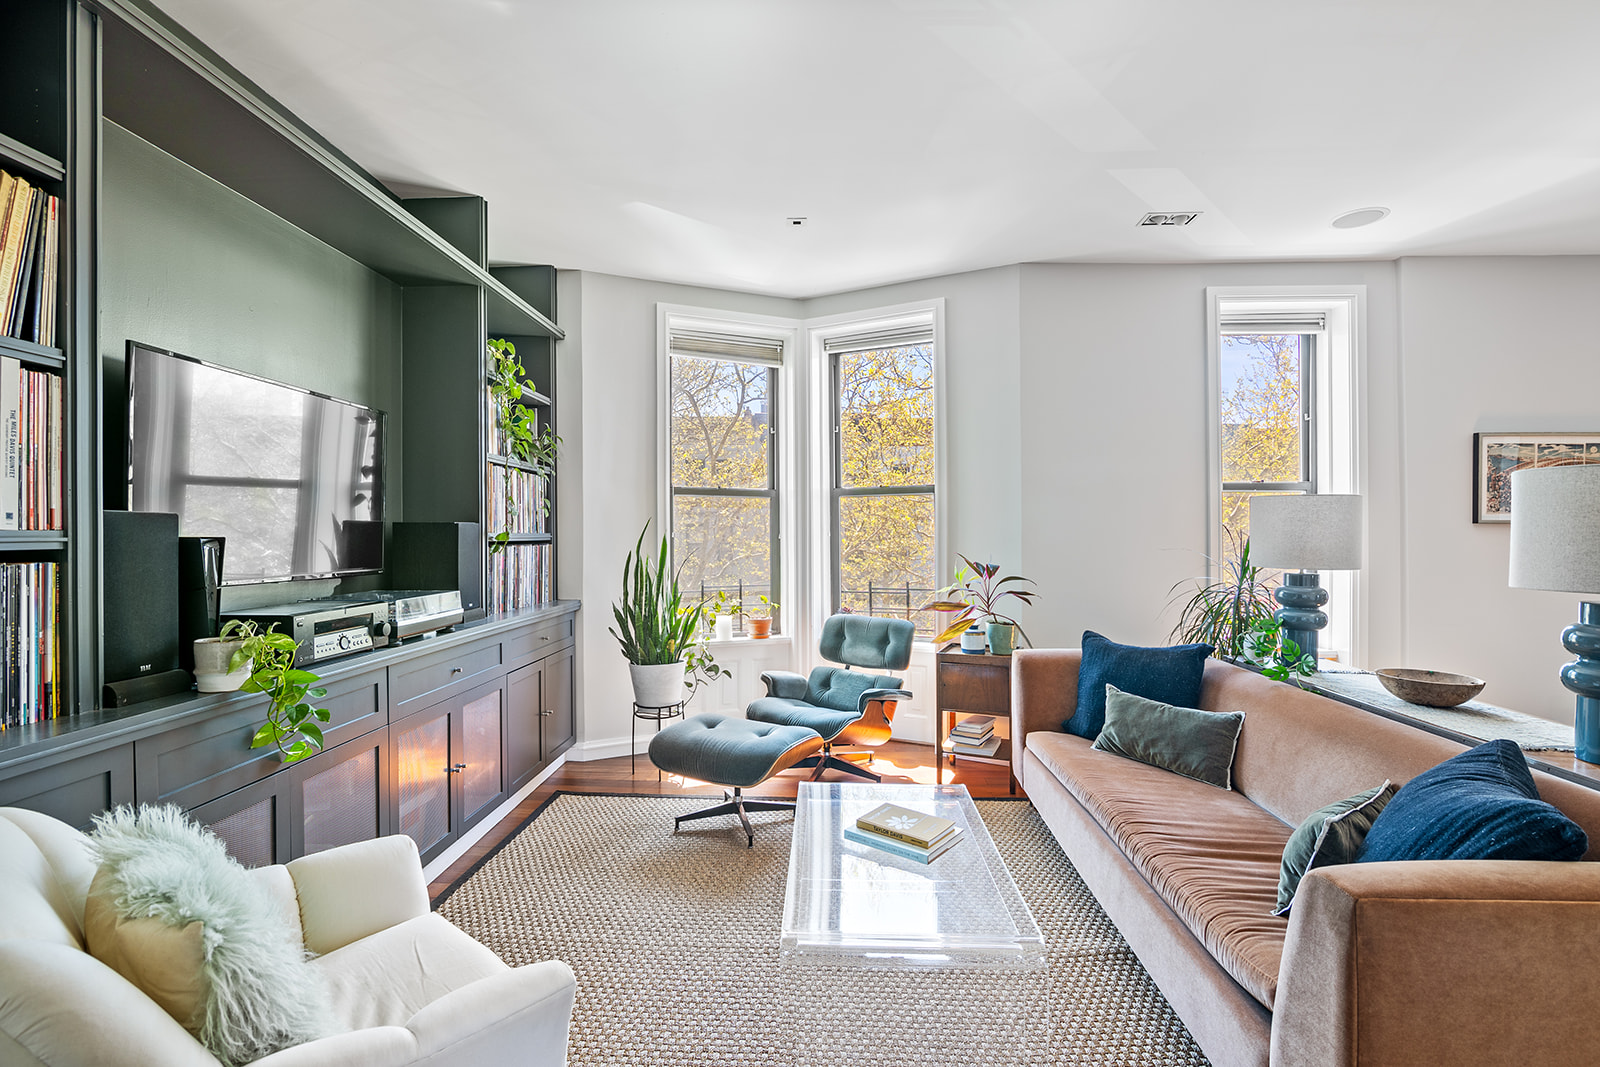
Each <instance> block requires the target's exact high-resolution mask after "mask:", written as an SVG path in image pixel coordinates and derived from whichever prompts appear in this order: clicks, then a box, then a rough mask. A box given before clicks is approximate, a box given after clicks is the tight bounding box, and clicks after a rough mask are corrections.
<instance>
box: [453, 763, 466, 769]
mask: <svg viewBox="0 0 1600 1067" xmlns="http://www.w3.org/2000/svg"><path fill="white" fill-rule="evenodd" d="M466 769H467V765H466V764H465V763H458V764H456V770H458V771H464V770H466Z"/></svg>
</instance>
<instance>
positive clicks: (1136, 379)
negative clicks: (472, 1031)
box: [560, 257, 1600, 758]
mask: <svg viewBox="0 0 1600 1067" xmlns="http://www.w3.org/2000/svg"><path fill="white" fill-rule="evenodd" d="M1286 285H1300V286H1305V285H1323V286H1335V285H1336V286H1364V287H1365V292H1366V300H1365V304H1364V310H1365V323H1364V329H1363V330H1362V331H1361V344H1362V352H1361V357H1360V358H1361V359H1362V364H1361V368H1360V374H1361V382H1360V387H1359V391H1360V393H1361V410H1360V420H1361V428H1360V433H1361V436H1362V440H1363V442H1364V458H1363V464H1362V465H1363V469H1362V473H1361V481H1362V486H1361V488H1362V491H1363V492H1364V493H1365V494H1366V496H1367V498H1368V545H1367V565H1366V567H1365V568H1364V569H1363V571H1362V572H1361V575H1360V581H1361V583H1362V604H1361V614H1360V618H1361V625H1362V626H1363V628H1364V631H1365V635H1366V637H1365V645H1366V652H1365V655H1364V657H1363V661H1362V663H1361V664H1360V665H1362V666H1368V667H1372V666H1411V667H1432V668H1436V669H1442V670H1456V671H1462V672H1465V673H1469V674H1476V675H1478V676H1479V677H1483V678H1487V679H1488V680H1489V682H1490V686H1489V688H1488V689H1487V690H1486V691H1485V693H1484V699H1486V700H1490V701H1493V702H1497V703H1500V704H1503V705H1505V706H1507V707H1514V708H1520V709H1522V710H1525V711H1529V712H1531V713H1535V714H1540V715H1544V716H1547V717H1549V718H1552V719H1558V720H1563V721H1570V720H1571V718H1572V708H1573V705H1572V700H1571V698H1570V696H1569V695H1568V694H1567V693H1566V692H1565V690H1563V689H1562V688H1561V686H1560V683H1559V681H1558V680H1557V677H1556V671H1557V669H1558V667H1559V666H1560V664H1561V663H1562V662H1564V661H1565V659H1566V658H1568V657H1567V656H1566V654H1565V652H1564V650H1563V649H1562V648H1561V646H1560V643H1559V634H1560V631H1561V629H1562V627H1563V626H1565V625H1566V624H1567V622H1569V621H1571V620H1572V619H1574V618H1576V611H1577V597H1576V596H1567V595H1564V594H1557V593H1538V592H1530V591H1524V590H1510V589H1507V588H1506V533H1507V531H1506V528H1505V527H1485V526H1474V525H1473V524H1472V523H1471V522H1470V506H1471V505H1470V501H1471V484H1470V483H1471V458H1470V456H1469V449H1470V444H1471V435H1472V433H1473V432H1474V431H1475V430H1480V431H1495V430H1518V429H1522V430H1573V429H1576V430H1600V409H1597V406H1596V405H1595V403H1594V401H1593V398H1594V397H1595V396H1597V395H1600V360H1597V359H1595V357H1594V352H1593V349H1594V344H1593V341H1592V331H1589V330H1587V329H1586V327H1587V323H1586V321H1583V319H1580V316H1582V317H1583V318H1584V319H1586V318H1587V311H1588V308H1589V307H1590V306H1592V304H1593V302H1594V300H1593V298H1594V296H1595V295H1596V294H1597V292H1600V258H1595V257H1541V258H1522V259H1513V258H1438V259H1407V260H1403V261H1399V262H1398V263H1397V262H1347V263H1272V264H1220V265H1215V264H1213V265H1123V264H1027V265H1022V266H1012V267H1004V268H997V269H994V270H987V271H977V272H972V273H968V274H961V275H955V276H951V277H945V278H932V279H927V280H924V281H919V282H911V283H906V284H903V285H895V286H887V287H882V288H876V289H871V290H864V291H861V292H855V293H847V294H840V295H836V296H829V297H823V298H817V299H812V300H806V301H789V300H778V299H771V298H762V297H755V296H750V295H746V294H736V293H727V292H719V291H715V290H707V289H694V288H688V287H683V286H673V285H665V284H658V283H653V282H643V281H637V280H632V279H625V278H616V277H610V276H606V275H593V274H582V275H578V274H564V275H563V278H562V286H563V288H562V296H561V301H562V303H561V306H562V309H563V314H562V321H563V323H564V324H565V325H567V326H568V329H569V331H570V332H569V339H568V341H567V342H566V343H565V345H564V346H563V354H562V361H563V362H562V374H563V377H562V379H561V385H560V388H561V389H562V394H561V395H562V400H563V404H562V412H563V414H562V418H563V423H562V428H563V433H564V435H566V436H567V440H568V451H567V455H566V459H565V460H564V461H563V462H564V463H565V464H568V465H569V467H568V468H564V469H566V470H570V465H573V464H576V465H577V466H578V467H579V469H580V471H581V473H580V475H579V477H578V478H576V479H574V478H571V477H569V476H565V475H564V480H563V482H562V492H563V497H562V500H563V504H562V506H561V520H562V523H563V528H562V531H561V543H562V546H563V548H562V561H561V567H562V573H561V592H562V594H563V595H564V596H569V597H571V596H579V597H582V599H583V600H584V602H585V605H586V606H585V609H584V612H583V615H582V616H581V620H582V621H581V624H580V636H579V641H580V669H579V673H580V680H579V685H580V689H579V694H580V695H579V701H580V703H579V706H580V708H582V709H583V715H582V718H581V725H580V735H579V740H580V747H579V749H578V750H577V754H576V758H585V757H586V756H587V757H589V758H595V757H599V756H604V755H616V754H621V753H622V752H624V751H626V737H627V728H628V711H629V706H630V703H631V697H630V692H629V687H628V680H627V674H626V670H625V669H624V667H625V665H624V664H623V662H622V659H621V656H620V654H618V653H617V651H616V647H615V642H613V641H612V639H611V638H610V636H609V635H608V634H607V633H606V625H607V622H608V620H609V616H610V604H611V602H612V600H613V599H614V598H615V596H616V594H617V589H616V586H617V583H618V578H617V575H618V571H619V568H620V566H621V561H622V559H623V557H624V555H625V554H626V553H627V551H628V550H629V549H630V548H631V547H632V545H633V539H634V538H635V537H636V536H637V534H638V531H639V527H640V526H641V525H642V523H643V522H644V519H645V518H646V517H649V516H650V515H652V514H653V511H654V507H655V492H656V487H655V484H654V480H655V477H656V473H655V472H656V467H655V454H654V448H655V444H654V442H655V432H656V422H655V420H656V417H657V412H656V410H655V408H656V378H655V368H654V365H653V359H654V354H655V352H656V339H655V322H656V320H655V305H656V303H657V302H667V303H675V304H687V305H693V306H699V307H711V308H720V309H724V310H729V311H746V312H751V313H755V314H766V315H776V316H783V317H789V318H796V319H803V318H811V317H819V316H826V315H836V314H841V313H845V312H850V311H857V310H865V309H871V308H877V307H883V306H889V305H894V304H900V303H907V302H912V301H918V300H927V299H931V298H935V297H942V298H944V300H945V301H946V305H945V329H946V334H945V340H946V353H945V375H946V382H945V384H946V388H947V390H948V392H947V408H946V417H947V429H946V432H947V435H948V436H947V438H946V442H947V447H948V449H949V453H948V459H949V461H950V467H949V470H948V472H947V474H948V489H947V503H948V505H949V512H948V516H949V534H950V536H949V544H948V546H947V550H951V551H959V552H965V553H967V554H969V555H979V556H984V557H986V558H991V559H995V560H998V561H1000V562H1001V563H1003V564H1008V565H1011V566H1015V568H1016V570H1017V571H1019V572H1020V573H1022V574H1026V575H1029V576H1030V577H1033V578H1034V579H1036V580H1037V582H1038V586H1039V590H1040V593H1041V599H1040V603H1039V605H1038V607H1037V608H1035V609H1033V610H1032V611H1031V612H1029V613H1026V614H1024V615H1023V621H1024V624H1025V626H1026V627H1027V629H1028V632H1029V634H1030V636H1031V637H1032V638H1033V642H1034V644H1036V645H1039V646H1046V647H1048V646H1076V645H1077V644H1078V642H1079V637H1080V635H1081V633H1082V631H1083V630H1084V629H1085V628H1092V629H1096V630H1099V631H1101V632H1102V633H1105V634H1106V635H1107V636H1109V637H1111V638H1113V639H1115V640H1120V641H1127V642H1134V643H1150V644H1155V643H1160V642H1162V641H1164V640H1166V638H1167V635H1168V632H1169V630H1170V628H1171V625H1172V618H1173V612H1172V610H1171V608H1170V602H1171V590H1172V587H1173V586H1174V584H1175V583H1179V582H1182V581H1183V580H1184V579H1186V578H1188V577H1191V576H1194V575H1197V574H1200V573H1202V571H1203V569H1204V552H1205V545H1206V536H1207V529H1206V524H1207V521H1208V520H1207V498H1208V495H1209V493H1210V492H1211V490H1210V487H1209V486H1208V485H1207V484H1206V482H1207V479H1206V432H1207V413H1206V408H1205V404H1206V400H1205V396H1206V393H1205V381H1204V375H1205V367H1206V354H1205V353H1206V306H1205V289H1206V287H1207V286H1262V287H1267V286H1286ZM574 353H576V355H577V361H576V363H577V364H579V365H581V367H580V369H579V370H576V371H575V370H574V369H573V366H574V361H573V360H572V358H571V357H572V356H573V355H574ZM574 374H578V375H580V376H581V379H582V381H581V387H580V388H574V387H572V386H570V385H569V382H568V376H571V375H574ZM574 392H577V393H578V394H579V395H580V396H581V399H582V403H581V416H580V418H581V432H580V433H579V434H577V435H576V436H577V437H578V438H579V440H578V441H577V442H576V443H575V442H574V440H573V434H572V431H573V424H572V420H571V416H570V414H569V413H570V412H571V411H572V403H571V400H572V396H573V394H574ZM569 493H577V494H580V495H579V497H578V498H577V499H575V500H570V501H569V497H568V494H569ZM569 524H576V530H574V529H573V528H571V527H570V526H569ZM574 545H576V546H577V547H576V548H574V547H573V546H574ZM1340 609H1341V606H1340V605H1330V610H1333V611H1337V610H1340ZM782 655H787V656H790V657H792V659H793V662H794V665H795V666H796V667H797V668H800V667H804V666H806V665H807V664H808V663H809V659H808V657H809V655H810V653H809V652H808V650H805V649H785V650H782V652H781V653H780V650H779V648H778V647H777V646H776V645H775V646H772V647H769V648H765V649H763V650H762V656H761V659H762V663H761V664H759V665H755V669H754V670H747V671H746V672H745V674H746V675H747V676H746V677H741V678H740V679H739V680H738V681H737V682H736V683H735V685H734V687H732V688H730V689H724V690H723V691H721V692H719V693H715V694H709V695H708V699H706V701H705V703H706V706H707V707H718V708H720V709H722V710H735V709H737V708H739V707H742V704H743V702H745V701H746V700H747V699H748V698H749V696H750V695H753V692H754V690H753V689H751V687H752V686H756V675H757V674H758V673H759V670H760V669H762V667H764V666H768V665H770V662H769V661H773V662H775V657H781V656H782ZM908 684H909V685H910V686H911V687H912V688H913V690H914V691H917V692H918V693H919V697H918V700H917V701H915V702H914V704H913V706H912V707H910V708H907V709H904V711H903V712H902V714H903V715H904V717H905V721H904V723H902V724H901V725H902V726H903V728H904V731H905V732H906V735H907V736H919V737H926V738H929V739H931V736H932V719H931V696H932V673H931V670H929V669H928V664H927V662H926V661H925V659H924V658H921V657H919V659H918V660H917V661H916V662H914V664H913V669H912V671H910V672H908ZM925 701H926V703H925ZM898 732H899V731H897V733H898ZM619 739H620V745H619V743H618V741H619Z"/></svg>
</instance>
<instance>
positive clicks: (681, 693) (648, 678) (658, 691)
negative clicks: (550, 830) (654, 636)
mask: <svg viewBox="0 0 1600 1067" xmlns="http://www.w3.org/2000/svg"><path fill="white" fill-rule="evenodd" d="M628 673H629V674H630V675H632V676H633V699H634V702H635V703H636V704H638V705H639V706H640V707H641V708H665V707H669V706H671V705H673V704H678V703H681V702H682V701H683V699H684V698H685V697H686V696H688V695H689V691H688V689H686V688H685V687H684V684H683V676H684V662H683V660H679V661H678V662H676V663H645V664H639V663H630V664H628Z"/></svg>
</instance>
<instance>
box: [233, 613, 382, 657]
mask: <svg viewBox="0 0 1600 1067" xmlns="http://www.w3.org/2000/svg"><path fill="white" fill-rule="evenodd" d="M223 618H225V619H241V620H245V621H248V622H253V623H255V624H256V625H257V626H259V627H260V628H261V629H262V631H263V632H264V631H266V630H267V629H268V628H269V627H272V626H276V627H277V632H278V633H280V634H287V635H288V636H290V637H292V638H294V642H295V645H296V650H295V657H294V662H295V666H297V667H299V666H304V665H306V664H308V663H321V662H323V661H324V660H330V659H336V658H338V657H339V656H348V655H350V654H352V653H355V652H365V651H367V650H368V649H370V648H383V647H384V646H386V645H387V644H388V643H389V634H390V633H391V632H392V629H393V627H392V625H391V624H390V622H389V605H388V604H386V603H384V602H383V601H380V600H371V601H363V602H357V603H351V602H350V601H333V600H302V601H299V602H297V603H293V604H274V605H272V606H270V607H264V608H249V609H246V610H244V611H230V612H226V613H225V614H224V615H223Z"/></svg>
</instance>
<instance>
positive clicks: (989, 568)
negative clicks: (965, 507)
mask: <svg viewBox="0 0 1600 1067" xmlns="http://www.w3.org/2000/svg"><path fill="white" fill-rule="evenodd" d="M957 555H958V556H960V553H957ZM960 558H961V563H962V566H961V567H959V568H957V570H956V580H955V581H954V582H952V583H950V584H949V585H947V586H945V587H944V588H943V589H941V590H939V591H938V592H937V593H935V594H934V596H935V598H936V599H935V600H934V601H933V602H932V603H930V604H926V605H924V606H923V609H922V610H924V611H953V612H956V614H955V615H954V616H952V617H951V619H950V624H949V625H948V626H946V627H945V628H944V631H943V632H942V633H940V634H939V636H938V637H935V638H934V639H933V640H934V643H935V644H940V643H942V642H945V641H949V640H952V639H954V638H956V637H959V636H961V631H963V630H965V629H966V628H967V627H968V626H971V625H972V624H973V623H974V622H977V621H978V620H979V619H986V620H988V621H989V622H1001V623H1009V624H1010V625H1012V626H1015V627H1016V628H1017V632H1018V633H1019V634H1021V635H1022V639H1023V640H1024V641H1028V634H1027V631H1025V630H1024V629H1023V628H1022V624H1021V623H1019V622H1017V620H1016V619H1013V618H1012V617H1011V616H1009V615H1002V614H1001V613H1000V612H999V610H997V608H996V605H997V604H998V603H999V602H1000V601H1002V600H1004V599H1005V598H1006V597H1008V596H1009V597H1016V598H1017V599H1018V600H1020V601H1022V602H1023V603H1024V604H1032V603H1033V600H1034V597H1036V596H1038V595H1039V594H1038V593H1037V592H1035V591H1034V590H1032V589H1006V588H1005V586H1007V585H1009V584H1011V583H1012V582H1025V583H1027V584H1028V585H1032V584H1033V579H1032V578H1024V577H1022V576H1021V575H1017V574H1009V575H1007V576H1006V577H1004V578H996V577H995V575H997V574H999V573H1000V565H999V564H998V563H975V562H974V561H972V560H970V559H968V558H967V557H966V556H960ZM1028 643H1029V644H1032V643H1033V642H1031V641H1028Z"/></svg>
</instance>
